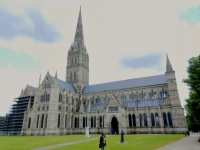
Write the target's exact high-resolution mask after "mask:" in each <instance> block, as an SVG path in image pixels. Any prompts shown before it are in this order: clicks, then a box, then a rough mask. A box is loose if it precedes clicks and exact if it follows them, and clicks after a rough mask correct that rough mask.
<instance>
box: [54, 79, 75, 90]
mask: <svg viewBox="0 0 200 150" xmlns="http://www.w3.org/2000/svg"><path fill="white" fill-rule="evenodd" d="M51 78H52V80H54V79H55V77H52V76H51ZM57 80H58V85H59V86H60V87H61V88H63V89H64V88H65V89H66V90H69V91H71V92H73V93H76V89H75V88H74V86H73V85H72V84H71V83H68V82H65V81H62V80H60V79H57Z"/></svg>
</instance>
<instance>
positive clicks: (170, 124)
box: [167, 112, 173, 126]
mask: <svg viewBox="0 0 200 150" xmlns="http://www.w3.org/2000/svg"><path fill="white" fill-rule="evenodd" d="M167 117H168V121H169V126H173V124H172V117H171V114H170V113H169V112H168V113H167Z"/></svg>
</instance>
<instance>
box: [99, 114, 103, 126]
mask: <svg viewBox="0 0 200 150" xmlns="http://www.w3.org/2000/svg"><path fill="white" fill-rule="evenodd" d="M99 126H100V128H101V127H103V119H102V116H100V119H99Z"/></svg>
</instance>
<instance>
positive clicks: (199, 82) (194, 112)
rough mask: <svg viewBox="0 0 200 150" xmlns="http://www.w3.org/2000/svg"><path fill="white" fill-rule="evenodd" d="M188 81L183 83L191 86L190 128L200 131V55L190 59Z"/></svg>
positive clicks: (189, 100) (188, 107) (187, 105)
mask: <svg viewBox="0 0 200 150" xmlns="http://www.w3.org/2000/svg"><path fill="white" fill-rule="evenodd" d="M188 62H189V66H188V68H187V72H188V79H183V82H184V83H186V84H187V85H188V86H189V90H190V91H189V98H188V99H186V105H185V108H186V111H187V123H188V128H189V129H192V130H200V55H199V56H197V57H192V58H190V59H189V61H188Z"/></svg>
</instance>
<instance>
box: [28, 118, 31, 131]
mask: <svg viewBox="0 0 200 150" xmlns="http://www.w3.org/2000/svg"><path fill="white" fill-rule="evenodd" d="M30 127H31V117H29V119H28V129H30Z"/></svg>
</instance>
